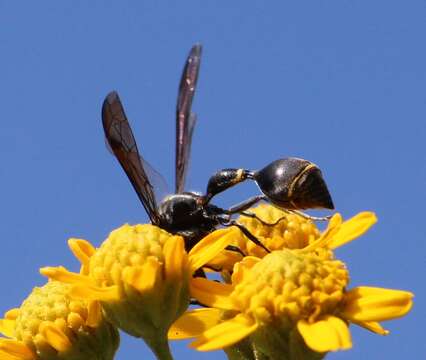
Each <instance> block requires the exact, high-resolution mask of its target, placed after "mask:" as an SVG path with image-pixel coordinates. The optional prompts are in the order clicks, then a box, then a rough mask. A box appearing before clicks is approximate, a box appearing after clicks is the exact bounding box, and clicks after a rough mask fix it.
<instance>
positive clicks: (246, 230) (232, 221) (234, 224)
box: [222, 220, 270, 253]
mask: <svg viewBox="0 0 426 360" xmlns="http://www.w3.org/2000/svg"><path fill="white" fill-rule="evenodd" d="M222 225H224V226H236V227H237V228H238V229H240V231H241V232H242V233H243V234H244V235H245V236H247V237H248V239H249V240H250V241H252V242H254V243H255V244H256V245H257V246H260V247H261V248H262V249H263V250H265V251H266V252H267V253H270V251H269V249H268V248H267V247H266V246H265V245H263V244H262V242H261V241H260V240H259V239H258V238H257V237H256V236H254V235H253V234H252V233H251V232H250V231H249V230H248V229H247V228H246V227H245V226H243V225H241V224H239V223H237V222H236V221H235V220H231V221H229V223H227V224H222Z"/></svg>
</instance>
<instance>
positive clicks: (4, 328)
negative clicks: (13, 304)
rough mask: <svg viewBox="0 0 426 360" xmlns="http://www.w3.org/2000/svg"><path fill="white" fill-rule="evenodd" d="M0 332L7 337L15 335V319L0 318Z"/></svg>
mask: <svg viewBox="0 0 426 360" xmlns="http://www.w3.org/2000/svg"><path fill="white" fill-rule="evenodd" d="M0 334H3V335H4V336H7V337H10V338H12V337H14V336H15V320H9V319H0Z"/></svg>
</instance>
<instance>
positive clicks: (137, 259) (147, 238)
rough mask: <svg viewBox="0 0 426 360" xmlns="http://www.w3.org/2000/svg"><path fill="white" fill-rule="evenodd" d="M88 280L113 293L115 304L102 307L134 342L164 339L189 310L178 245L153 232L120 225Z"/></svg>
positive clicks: (183, 260) (186, 274) (93, 262)
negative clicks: (160, 336)
mask: <svg viewBox="0 0 426 360" xmlns="http://www.w3.org/2000/svg"><path fill="white" fill-rule="evenodd" d="M174 262H178V263H180V266H175V264H174ZM90 276H91V277H92V278H93V280H94V281H95V283H96V285H98V286H117V287H118V292H119V294H120V299H119V301H102V305H103V308H104V310H105V312H106V314H107V316H108V318H109V319H110V320H111V321H112V322H113V323H114V324H115V325H117V326H119V327H120V328H121V329H123V330H124V331H126V332H128V333H129V334H131V335H134V336H138V337H143V338H145V339H146V338H149V337H151V336H157V337H158V332H159V331H160V332H161V331H162V332H164V334H166V333H167V330H168V328H169V326H170V324H172V323H173V321H175V320H176V318H177V317H179V315H181V314H182V313H183V312H184V311H185V310H186V308H187V307H188V303H189V289H188V281H189V278H190V273H189V266H188V259H187V254H186V252H185V251H184V249H183V239H182V238H181V237H179V236H173V235H171V234H169V233H167V232H166V231H164V230H161V229H160V228H158V227H156V226H152V225H136V226H129V225H124V226H122V227H121V228H119V229H117V230H115V231H113V232H112V233H111V234H110V236H109V237H108V239H107V240H105V241H104V242H103V244H102V245H101V247H100V248H99V249H98V250H97V251H96V253H95V254H94V255H93V256H92V258H91V261H90ZM147 319H149V320H148V321H147ZM148 324H149V325H150V326H148Z"/></svg>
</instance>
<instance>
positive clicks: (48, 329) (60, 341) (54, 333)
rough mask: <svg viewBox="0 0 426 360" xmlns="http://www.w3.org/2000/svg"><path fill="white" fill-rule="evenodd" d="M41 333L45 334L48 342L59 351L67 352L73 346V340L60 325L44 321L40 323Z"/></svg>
mask: <svg viewBox="0 0 426 360" xmlns="http://www.w3.org/2000/svg"><path fill="white" fill-rule="evenodd" d="M40 333H41V334H42V335H43V336H44V338H45V339H46V340H47V342H48V343H49V344H50V346H52V347H53V348H54V349H56V350H57V351H59V352H65V351H67V350H69V349H70V348H71V346H72V344H71V341H70V340H69V339H68V337H67V336H66V335H65V334H64V333H63V332H62V330H60V329H59V328H58V327H56V326H54V325H53V324H52V323H47V322H45V323H42V324H41V325H40Z"/></svg>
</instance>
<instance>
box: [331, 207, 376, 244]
mask: <svg viewBox="0 0 426 360" xmlns="http://www.w3.org/2000/svg"><path fill="white" fill-rule="evenodd" d="M376 222H377V217H376V215H375V214H374V213H373V212H370V211H364V212H360V213H359V214H357V215H355V216H354V217H352V218H351V219H349V220H347V221H345V222H344V223H343V224H342V226H340V229H339V231H338V232H337V233H336V234H334V235H333V239H332V240H331V242H330V243H329V247H330V248H331V249H335V248H337V247H339V246H342V245H344V244H346V243H348V242H350V241H352V240H353V239H356V238H357V237H360V236H361V235H362V234H364V233H365V232H366V231H367V230H368V229H369V228H370V227H372V226H373V225H374V224H375V223H376Z"/></svg>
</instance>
